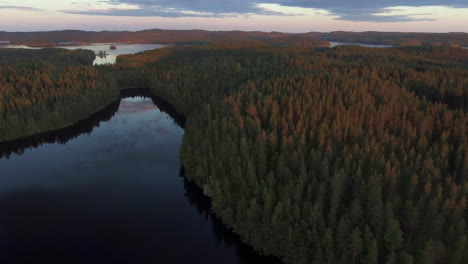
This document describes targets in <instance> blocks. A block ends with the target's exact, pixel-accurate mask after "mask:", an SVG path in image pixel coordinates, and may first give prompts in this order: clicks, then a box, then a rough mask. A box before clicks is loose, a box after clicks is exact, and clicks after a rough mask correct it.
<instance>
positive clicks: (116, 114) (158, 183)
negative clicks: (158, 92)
mask: <svg viewBox="0 0 468 264" xmlns="http://www.w3.org/2000/svg"><path fill="white" fill-rule="evenodd" d="M153 103H154V104H156V106H155V105H154V104H153ZM152 104H153V105H152ZM100 118H102V119H100ZM184 124H185V120H184V119H183V118H182V117H181V116H179V115H177V113H176V112H175V111H173V109H172V108H171V107H170V106H169V105H167V104H164V102H162V101H161V100H159V99H158V98H156V97H149V93H148V91H147V90H142V89H136V90H125V91H122V93H121V98H120V99H119V100H118V102H116V103H114V104H112V105H111V106H110V107H109V108H106V109H105V110H104V111H102V112H100V113H98V114H96V115H94V116H93V117H92V118H90V119H89V120H85V121H83V122H81V123H80V125H76V126H73V127H72V128H67V129H64V130H61V131H56V132H51V133H46V134H42V135H36V136H34V137H32V138H29V139H23V140H20V141H17V142H10V143H8V144H6V145H4V146H3V148H4V151H6V152H5V153H8V155H9V158H8V159H7V158H6V157H4V158H0V211H1V212H2V214H1V215H0V238H1V239H0V263H35V262H38V263H233V264H238V263H275V260H274V259H271V258H267V257H261V256H259V255H257V254H255V252H253V251H252V250H251V249H250V248H249V247H247V246H245V245H243V244H242V243H240V241H239V239H238V238H237V237H236V236H235V235H233V234H232V233H230V232H229V231H227V230H226V229H225V228H224V227H223V225H222V224H221V223H220V222H219V221H218V220H216V218H215V217H214V216H213V215H212V214H211V213H210V205H209V199H208V198H206V197H205V196H203V195H202V192H201V191H200V190H199V189H198V188H197V187H196V186H194V185H192V184H190V183H189V182H188V181H187V180H186V179H185V178H183V177H178V175H181V173H180V171H181V170H180V166H181V164H180V162H179V158H178V155H179V148H180V144H181V141H182V136H183V130H182V128H181V127H183V126H184ZM54 133H55V134H54ZM83 133H84V134H83ZM54 140H55V141H54ZM5 146H7V147H8V148H9V149H8V150H5Z"/></svg>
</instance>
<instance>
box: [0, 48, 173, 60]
mask: <svg viewBox="0 0 468 264" xmlns="http://www.w3.org/2000/svg"><path fill="white" fill-rule="evenodd" d="M111 45H114V46H116V47H117V49H115V50H111V49H110V46H111ZM165 46H166V45H160V44H119V43H94V44H91V45H64V46H58V47H57V48H65V49H71V50H75V49H87V50H92V51H94V52H95V53H96V54H97V53H99V52H100V51H105V52H106V53H107V56H106V57H104V58H100V57H99V56H96V59H95V60H94V64H95V65H101V64H108V63H110V64H113V63H115V61H116V58H117V56H118V55H122V54H135V53H138V52H142V51H147V50H153V49H159V48H162V47H165ZM0 48H23V49H40V48H31V47H28V46H25V45H2V46H0Z"/></svg>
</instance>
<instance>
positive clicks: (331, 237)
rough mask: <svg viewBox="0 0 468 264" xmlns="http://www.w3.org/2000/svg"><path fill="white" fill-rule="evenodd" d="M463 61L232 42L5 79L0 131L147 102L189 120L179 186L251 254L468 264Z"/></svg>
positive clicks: (433, 51) (300, 259) (5, 74)
mask: <svg viewBox="0 0 468 264" xmlns="http://www.w3.org/2000/svg"><path fill="white" fill-rule="evenodd" d="M467 58H468V50H464V49H460V48H449V47H401V48H389V49H376V48H364V47H358V46H340V47H335V48H331V49H330V48H310V47H307V46H301V45H298V47H273V46H270V45H268V44H265V43H263V42H257V41H247V42H242V41H240V42H234V43H232V42H230V43H228V42H225V43H218V44H215V45H210V46H197V47H171V48H163V49H158V50H153V51H148V52H145V53H139V54H136V55H124V56H120V57H119V58H118V60H117V64H116V65H114V66H105V67H97V68H93V67H91V66H74V65H70V66H66V67H58V66H57V65H56V64H49V63H44V64H42V63H40V64H38V65H40V67H30V68H28V67H27V66H25V65H21V64H18V65H8V66H5V65H3V66H0V71H2V72H1V74H0V77H1V78H3V79H4V80H0V85H2V86H1V87H0V90H1V91H2V92H1V93H0V96H2V97H0V102H1V103H2V104H0V106H1V108H0V113H2V118H3V119H0V120H1V121H0V122H2V121H3V123H0V127H2V131H1V133H2V135H4V134H6V136H3V138H8V137H12V136H13V135H14V133H15V131H20V132H18V135H22V134H24V132H25V131H29V129H30V127H31V126H33V125H35V126H38V125H39V124H41V122H43V121H42V120H43V119H44V118H46V116H49V114H48V113H53V114H54V115H56V117H60V119H56V120H70V119H69V118H68V117H66V116H67V115H71V114H72V112H73V111H84V110H85V109H88V110H89V109H92V108H93V107H94V108H95V106H96V105H98V104H101V105H102V104H103V103H104V102H105V101H106V100H104V99H103V98H112V94H113V92H114V91H115V89H116V88H115V87H117V86H120V87H146V88H148V89H150V90H151V91H152V92H153V93H154V94H155V95H157V96H159V97H161V98H163V99H164V100H166V101H167V102H169V103H170V104H171V105H173V106H174V107H175V109H177V111H178V112H179V113H180V114H182V115H183V116H185V117H186V123H185V135H184V139H183V144H182V148H181V151H180V157H181V160H182V163H183V165H184V167H185V169H186V177H187V178H188V179H189V180H191V181H193V182H195V183H197V185H199V186H201V187H202V188H203V190H204V193H205V194H206V195H208V196H210V197H211V201H212V210H213V211H214V212H215V213H216V215H217V216H218V217H219V218H220V219H221V220H222V222H223V223H225V224H226V225H227V226H229V227H230V228H232V230H233V231H234V232H235V233H237V234H239V235H240V236H241V237H242V239H243V240H244V241H245V242H247V243H248V244H250V245H252V246H253V247H254V248H255V249H256V250H258V251H259V252H262V253H263V254H267V255H274V256H277V257H279V258H281V259H282V260H283V261H284V262H285V263H389V264H390V263H415V264H416V263H424V264H428V263H434V264H436V263H468V241H467V235H468V230H467V227H466V221H467V220H468V214H467V213H468V212H467V208H466V206H467V195H468V182H467V177H468V116H467V110H468V105H467V103H468V60H467ZM41 67H43V68H41ZM73 67H75V68H73ZM41 69H42V70H41ZM67 69H68V70H67ZM28 77H29V78H28ZM32 77H34V78H32ZM84 77H86V78H84ZM31 80H37V81H36V82H37V83H38V84H37V85H36V84H35V82H33V81H31ZM33 87H34V88H33ZM80 102H81V104H80ZM85 102H86V104H85ZM73 103H77V104H75V105H74V104H73ZM83 104H85V105H83ZM69 105H72V106H73V107H67V108H66V109H64V108H63V107H61V106H69ZM87 106H89V107H87ZM78 109H79V110H78ZM61 111H64V112H63V113H62V112H61ZM38 113H39V114H38ZM35 115H36V116H35ZM11 120H15V121H14V122H13V121H11ZM64 123H67V122H64ZM4 127H7V128H8V129H6V130H5V132H7V131H8V133H4V129H3V128H4Z"/></svg>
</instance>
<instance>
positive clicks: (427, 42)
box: [308, 31, 468, 47]
mask: <svg viewBox="0 0 468 264" xmlns="http://www.w3.org/2000/svg"><path fill="white" fill-rule="evenodd" d="M308 35H310V36H311V37H314V38H319V39H323V40H328V41H337V42H346V43H365V44H380V45H391V46H459V47H468V34H467V33H463V32H452V33H408V32H378V31H368V32H347V31H335V32H329V33H318V32H311V33H308Z"/></svg>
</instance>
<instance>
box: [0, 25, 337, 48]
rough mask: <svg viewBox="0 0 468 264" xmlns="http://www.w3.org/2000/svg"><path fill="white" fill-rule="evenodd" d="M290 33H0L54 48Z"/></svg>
mask: <svg viewBox="0 0 468 264" xmlns="http://www.w3.org/2000/svg"><path fill="white" fill-rule="evenodd" d="M290 36H291V34H287V33H280V32H270V33H267V32H260V31H249V32H246V31H206V30H161V29H152V30H143V31H136V32H130V31H101V32H95V31H79V30H63V31H47V32H0V41H10V42H11V44H18V45H28V46H35V47H53V46H58V45H60V44H63V43H67V44H70V43H75V44H76V43H79V44H87V43H106V42H108V43H110V42H117V43H140V44H152V43H158V44H174V45H194V44H209V43H217V42H221V41H230V40H260V41H264V42H267V43H270V44H272V43H274V42H275V41H273V40H274V39H279V42H280V43H281V45H296V40H293V39H291V41H292V42H291V43H287V40H288V38H289V37H290ZM306 38H309V39H307V40H303V41H302V42H303V43H305V42H307V43H309V45H311V44H312V43H313V45H314V46H329V45H330V44H329V43H328V41H325V40H319V39H312V38H311V37H308V36H307V37H306Z"/></svg>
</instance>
